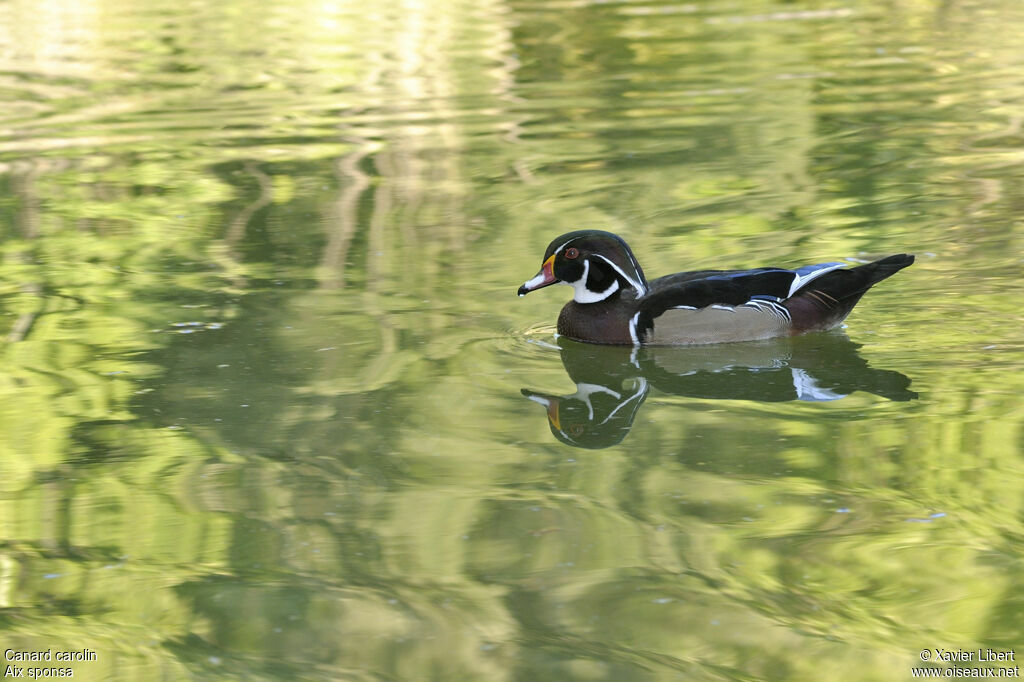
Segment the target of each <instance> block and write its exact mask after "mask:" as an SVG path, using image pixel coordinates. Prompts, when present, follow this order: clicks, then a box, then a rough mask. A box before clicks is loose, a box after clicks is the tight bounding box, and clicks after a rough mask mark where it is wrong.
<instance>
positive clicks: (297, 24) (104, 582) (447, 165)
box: [0, 0, 1024, 680]
mask: <svg viewBox="0 0 1024 682" xmlns="http://www.w3.org/2000/svg"><path fill="white" fill-rule="evenodd" d="M997 4H999V3H997ZM101 5H103V3H101ZM250 5H251V4H250V3H246V2H228V3H212V4H208V5H205V6H203V7H199V6H195V7H189V8H184V7H183V8H175V9H173V10H168V12H169V13H168V15H167V16H168V17H173V18H174V20H169V21H168V22H167V23H166V25H162V26H154V25H153V22H154V16H153V15H151V14H149V13H148V10H147V9H146V8H142V7H139V8H136V9H131V8H130V7H129V8H128V9H119V10H117V11H114V10H113V9H110V10H109V11H110V12H111V13H112V14H113V15H116V18H117V21H118V22H120V24H116V25H114V26H113V27H112V28H110V29H109V30H107V29H106V28H103V30H101V28H102V27H105V26H107V25H108V23H107V22H105V21H99V20H98V17H91V16H89V15H87V14H81V13H79V15H76V16H79V19H80V21H81V22H82V23H81V26H80V28H81V30H82V32H83V35H86V38H83V39H78V38H81V36H79V37H78V38H76V39H75V40H64V39H63V38H62V37H61V36H60V35H58V34H54V35H52V36H51V38H50V39H48V38H47V37H46V36H40V35H37V34H36V32H33V31H22V32H21V34H19V36H18V37H17V41H20V42H18V44H19V45H20V46H21V47H20V48H19V49H22V50H23V51H26V52H27V53H31V54H33V55H34V56H35V59H36V61H34V62H25V63H22V62H18V61H17V60H14V61H13V62H12V64H10V65H9V66H10V67H11V68H8V69H5V70H4V73H5V74H8V75H4V76H2V77H0V90H2V92H3V93H5V94H8V95H11V96H10V97H9V99H11V100H17V102H18V104H17V106H14V107H13V108H11V109H10V110H8V111H7V112H0V117H3V118H2V120H3V123H4V126H5V130H4V131H3V138H2V140H0V190H2V191H0V257H2V258H0V311H2V313H3V315H4V317H3V318H0V319H2V320H4V323H3V328H2V329H0V331H2V332H3V334H4V335H5V336H7V337H8V338H9V339H10V342H9V343H7V345H6V346H5V347H4V348H3V351H2V356H0V364H2V371H0V397H2V398H3V407H2V408H0V529H2V530H0V629H2V630H3V632H4V635H5V636H4V646H14V647H22V646H23V647H33V646H41V647H42V648H46V647H53V648H58V647H63V648H66V649H73V648H81V647H83V646H88V647H90V648H93V649H96V650H98V651H99V652H100V656H101V662H100V663H98V664H95V665H93V666H92V667H87V666H81V667H78V668H76V676H77V673H81V674H82V675H83V676H84V675H90V676H96V677H98V678H99V677H103V678H105V679H114V678H116V677H118V676H119V675H120V676H121V677H123V678H125V679H132V678H136V679H138V678H143V677H145V678H155V677H157V676H158V675H162V676H164V677H172V678H177V677H185V676H208V677H210V678H211V679H220V678H222V677H225V676H227V677H231V676H234V677H239V678H246V679H256V678H260V677H265V678H274V677H290V676H291V677H295V676H301V677H320V678H324V679H338V678H349V677H350V678H352V679H369V678H380V677H388V678H396V679H406V678H408V679H413V678H423V677H436V678H439V679H445V678H447V679H474V678H482V679H513V678H523V679H584V678H586V679H615V680H622V679H630V678H645V679H657V678H666V679H668V678H671V677H673V676H674V675H675V674H677V673H684V674H686V675H687V676H689V677H697V678H710V679H722V678H728V679H735V678H740V679H743V678H747V679H821V678H828V677H835V678H840V677H846V676H848V675H844V674H843V672H842V671H844V670H848V669H849V668H850V667H851V666H857V667H858V668H857V669H858V670H861V671H863V676H864V677H877V678H880V679H883V678H889V679H895V678H896V677H897V676H898V677H899V679H903V678H904V677H905V676H906V673H907V671H906V668H907V667H908V666H909V665H910V659H911V658H912V654H913V652H914V651H916V650H918V649H920V648H921V647H924V646H937V645H949V646H954V645H956V646H962V647H964V648H968V647H970V646H973V645H975V644H986V645H992V646H997V647H1009V646H1012V645H1013V644H1014V643H1015V642H1018V641H1019V639H1020V638H1019V635H1020V632H1021V629H1022V625H1024V624H1022V622H1021V615H1020V614H1021V612H1022V609H1021V608H1020V597H1019V596H1018V595H1019V594H1020V593H1021V591H1020V587H1021V585H1020V580H1019V578H1018V577H1017V574H1018V573H1019V571H1014V566H1016V565H1017V564H1019V561H1020V549H1019V547H1020V540H1021V535H1022V530H1021V519H1020V512H1019V507H1020V500H1021V498H1022V492H1024V490H1022V489H1021V488H1022V483H1024V479H1022V472H1021V464H1020V456H1021V423H1022V421H1024V413H1022V409H1021V405H1020V401H1019V395H1020V393H1021V390H1022V389H1024V386H1021V385H1020V382H1021V380H1020V376H1021V374H1020V372H1019V371H1018V370H1019V367H1020V361H1021V358H1020V338H1019V334H1020V331H1019V329H1020V325H1019V324H1016V322H1018V321H1019V313H1018V312H1017V307H1016V306H1017V301H1016V300H1015V299H1013V298H1012V297H1006V296H1005V295H998V294H1000V293H1001V292H1002V291H1003V290H1004V288H1005V286H1004V283H1005V278H998V277H994V275H1000V274H1001V273H1002V274H1005V272H1006V271H1013V272H1016V271H1017V270H1019V267H1017V266H1018V265H1019V263H1017V261H1018V260H1019V253H1020V250H1021V249H1020V248H1019V247H1020V235H1021V231H1020V229H1018V228H1019V225H1018V226H1015V225H1013V224H1012V223H1011V221H1010V219H1008V216H1010V217H1012V216H1015V215H1018V214H1019V212H1020V211H1019V209H1020V203H1021V202H1020V196H1019V193H1020V183H1019V182H1016V177H1015V176H1016V175H1019V173H1017V172H1016V165H1014V164H1017V165H1019V161H1020V154H1019V149H1017V147H1018V146H1019V144H1018V143H1019V130H1018V131H1017V132H1014V123H1013V121H1012V120H1010V119H1009V116H1010V113H1011V109H1010V108H1008V104H1007V102H1011V101H1012V100H1013V98H1014V97H1017V96H1019V94H1020V84H1019V82H1017V81H1018V80H1019V79H1017V78H1016V76H1015V74H1016V73H1019V69H1013V68H1009V66H1010V65H1018V66H1019V54H1018V53H1019V49H1018V45H1017V42H1018V41H1017V36H1018V35H1019V29H1020V27H1021V26H1022V25H1024V24H1022V21H1024V19H1021V18H1020V17H1019V11H1016V10H1014V9H1013V6H1011V5H1010V4H1009V3H1008V1H1007V2H1005V3H1003V5H1005V9H1006V11H1005V12H1004V16H1006V17H1013V19H1012V20H1010V19H1006V20H1003V23H1002V24H1001V25H1000V26H993V24H992V21H991V19H986V18H985V16H987V15H984V16H983V15H982V14H981V13H979V14H978V15H975V14H970V10H969V9H959V8H948V9H946V10H943V11H942V12H939V13H938V14H943V16H944V17H945V18H944V19H942V20H943V21H948V22H952V23H953V24H954V25H957V26H962V27H967V26H970V27H972V31H973V32H967V31H965V32H958V33H956V35H955V36H953V35H950V34H941V33H939V32H940V31H941V30H942V29H941V28H939V27H936V26H933V25H932V23H931V22H932V21H936V22H938V21H940V19H936V18H935V16H934V15H932V14H930V12H931V10H932V8H931V6H930V4H929V3H897V6H898V7H899V9H900V11H903V12H907V13H909V16H907V17H901V18H900V19H899V20H893V21H892V23H891V24H889V23H885V22H883V21H882V19H880V18H879V17H882V16H886V15H887V14H888V11H889V9H891V8H890V7H889V5H888V4H887V5H886V6H885V7H882V6H881V5H880V4H878V3H872V2H868V3H862V5H863V6H864V11H863V15H854V17H853V18H851V17H849V16H848V15H842V14H840V15H836V16H832V17H830V16H829V15H828V14H827V13H825V14H823V15H818V16H816V17H815V15H813V13H812V15H810V16H811V18H810V19H808V20H807V21H801V20H797V19H794V18H793V17H792V16H791V17H790V18H789V19H787V18H786V17H785V15H786V12H787V11H789V10H788V8H789V7H790V6H789V5H785V4H783V5H778V4H776V3H772V2H768V1H767V0H765V1H759V2H755V3H753V4H752V5H751V6H750V8H749V9H744V11H745V12H749V14H744V15H738V16H732V15H724V14H720V12H721V11H722V10H721V9H716V8H714V7H710V6H709V7H702V6H701V7H697V6H695V7H693V8H690V9H687V10H686V11H685V12H677V13H675V14H673V13H671V12H667V11H666V12H653V11H651V12H646V9H648V8H647V6H643V5H636V4H629V3H626V4H622V3H604V4H594V5H592V6H582V7H575V8H561V9H558V10H554V9H551V8H549V7H544V6H541V5H537V4H533V5H528V4H524V3H512V4H511V6H509V7H505V6H500V7H492V6H486V7H484V6H479V7H478V6H476V5H473V6H472V11H467V12H463V11H462V8H460V9H459V11H458V12H448V11H439V10H438V7H436V6H431V5H428V4H422V5H421V4H417V3H412V4H411V5H410V4H408V3H406V4H403V5H402V8H401V9H398V8H392V9H389V10H382V12H383V14H382V16H383V18H381V17H376V16H375V17H372V18H367V17H363V16H361V15H359V16H356V15H350V14H347V13H346V12H348V11H349V10H346V9H343V8H341V9H334V10H332V9H330V8H326V7H323V6H321V4H316V5H315V6H312V5H311V6H308V7H306V6H303V5H302V4H301V3H300V4H299V5H298V6H294V5H293V6H290V7H291V9H286V8H283V7H282V8H276V9H271V10H266V9H265V8H263V5H260V6H259V8H256V7H255V6H254V5H252V6H250ZM47 6H49V5H47ZM57 6H62V4H61V3H57ZM119 7H121V6H120V5H119ZM652 7H655V6H652ZM656 7H662V6H661V5H656ZM687 7H689V6H687ZM745 8H746V6H745ZM663 9H665V10H672V9H678V7H677V6H676V5H665V6H664V7H663ZM684 9H685V8H684ZM876 10H877V12H876ZM0 11H3V12H8V11H9V9H8V8H0ZM194 12H195V13H200V14H202V16H199V17H193V15H192V14H190V13H194ZM332 12H333V14H332ZM957 12H960V13H964V14H962V15H960V14H956V13H957ZM385 15H386V16H385ZM193 19H195V21H193ZM371 19H372V20H371ZM94 20H95V22H94ZM90 22H94V23H90ZM4 23H5V24H6V25H19V26H25V25H26V24H30V23H31V22H30V21H27V20H25V21H19V22H13V23H12V22H4ZM199 26H201V27H202V29H199V28H197V27H199ZM90 27H91V29H90ZM2 30H4V29H0V31H2ZM89 30H92V33H88V31H89ZM126 34H127V35H130V36H132V37H133V39H132V41H128V42H127V43H126V42H125V41H124V40H122V38H123V36H124V35H126ZM816 35H817V36H821V39H820V40H817V39H815V38H814V36H816ZM13 42H15V39H14V38H10V39H8V36H4V40H0V44H8V43H12V44H13ZM126 45H127V47H126ZM935 45H940V46H941V47H942V53H943V54H942V55H941V58H940V57H939V56H936V49H937V48H936V49H933V47H932V46H935ZM978 45H984V46H985V50H984V51H982V52H980V53H979V52H974V51H975V48H976V47H977V46H978ZM835 46H842V48H841V53H842V54H841V55H837V54H836V50H837V49H839V48H837V47H835ZM906 47H912V48H914V49H904V48H906ZM901 50H902V51H901ZM892 52H895V55H896V56H893V54H890V53H892ZM883 53H884V54H883ZM54 55H56V56H54ZM5 59H6V58H5ZM954 62H956V63H954ZM26 63H34V64H37V65H39V66H38V67H36V68H38V69H39V70H38V71H33V67H31V66H26V65H25V64H26ZM516 64H518V65H519V66H518V70H516V68H515V65H516ZM64 68H66V69H69V71H68V72H66V73H64V72H62V69H64ZM11 73H16V74H19V77H18V78H15V77H12V76H10V75H9V74H11ZM51 73H64V77H63V78H59V79H55V78H50V77H49V76H50V75H51ZM126 74H129V75H126ZM129 76H130V77H129ZM975 76H977V78H975ZM934 85H938V86H941V87H940V90H938V91H937V90H936V89H935V88H934V87H933V86H934ZM993 98H997V99H998V101H996V100H995V99H993ZM978 102H984V103H985V104H984V105H983V106H984V110H983V111H982V112H981V113H980V114H979V113H978V109H977V107H978ZM979 115H980V117H981V118H978V116H979ZM1018 127H1019V124H1018ZM965 176H967V178H966V180H965ZM580 222H585V223H587V224H593V225H595V226H598V227H605V228H612V229H618V230H623V231H627V232H628V236H629V238H630V241H631V243H633V245H634V247H635V248H636V250H637V252H638V253H639V254H641V255H642V256H643V257H644V263H645V266H647V267H648V269H649V272H650V274H652V275H654V274H661V273H663V272H666V271H668V270H669V269H679V268H684V267H690V266H696V265H698V264H702V265H709V264H711V265H721V266H736V267H739V266H749V265H761V264H764V263H765V261H766V260H767V259H772V260H773V261H774V262H775V263H777V264H780V265H789V264H793V263H795V262H803V261H805V260H808V259H813V258H819V257H820V258H828V259H831V258H835V257H837V256H844V255H849V256H855V255H858V253H859V252H860V251H861V250H865V251H870V252H873V253H879V252H885V251H887V250H890V249H897V250H903V249H916V250H922V251H932V252H935V253H937V254H938V255H939V256H940V257H939V258H935V259H931V260H929V259H922V262H921V263H920V264H919V266H915V270H916V272H918V273H919V274H917V275H916V276H917V277H919V278H921V279H918V280H917V281H928V282H929V283H928V284H927V285H925V284H914V280H913V279H912V278H908V280H907V281H906V282H903V283H901V284H900V287H893V288H891V289H884V290H880V291H879V293H878V294H877V295H876V296H875V298H874V299H873V300H872V303H871V304H870V305H869V306H862V308H860V309H858V314H857V317H856V319H855V320H851V327H853V329H854V330H863V332H861V333H862V334H863V336H862V337H861V341H864V342H866V341H868V340H871V343H870V344H868V345H867V346H866V350H865V353H866V354H867V353H871V354H874V355H875V356H876V357H877V356H882V358H883V359H884V362H879V363H878V364H879V365H881V366H886V367H889V366H894V367H900V368H901V369H902V370H903V371H905V372H906V373H908V374H912V375H913V376H914V380H915V389H917V390H921V391H922V393H923V394H924V396H925V399H923V400H921V401H920V402H919V403H916V404H914V405H911V406H909V407H905V406H897V405H893V404H887V403H884V402H878V401H874V400H872V399H871V398H870V397H868V396H863V395H860V396H854V397H852V398H849V399H847V400H844V401H843V403H842V404H839V405H827V406H822V405H785V406H778V405H772V406H767V405H759V404H756V403H750V402H728V403H722V402H718V403H714V402H705V401H700V400H692V399H687V400H684V399H680V398H662V399H659V400H651V401H649V402H648V404H647V405H646V406H645V412H644V415H643V424H642V426H637V427H636V428H635V430H634V433H633V434H632V435H631V437H630V439H629V440H628V441H627V442H626V444H624V445H623V446H622V447H620V448H618V449H613V450H609V451H608V452H607V453H603V454H601V455H600V456H592V457H586V456H584V455H581V454H579V453H570V452H568V451H567V450H565V449H564V448H562V447H561V446H559V445H557V444H556V443H554V442H552V441H551V440H550V438H549V436H548V434H547V430H546V427H545V426H544V423H543V420H542V419H538V418H537V415H536V414H535V411H534V410H533V409H532V407H531V406H529V405H523V404H521V403H522V402H523V401H522V400H521V398H520V397H519V395H518V387H519V386H520V385H522V384H523V383H524V378H523V377H522V376H521V374H522V372H523V371H524V370H525V371H527V372H531V373H532V375H533V378H534V379H536V382H537V383H540V384H543V383H545V382H547V383H549V384H550V385H551V386H550V387H551V390H552V391H555V390H557V382H558V381H560V380H561V379H560V373H561V368H560V366H558V361H557V358H556V357H555V356H554V355H553V354H547V353H544V352H542V351H535V350H533V349H531V350H530V351H524V350H523V349H522V348H521V347H520V346H518V345H515V344H514V343H513V342H504V341H495V339H496V338H499V337H500V338H504V337H507V336H508V330H509V329H514V328H516V327H519V326H521V324H522V320H523V319H537V320H542V319H548V318H551V317H553V312H554V310H555V309H556V307H557V305H556V304H555V303H553V302H552V301H551V299H550V298H538V299H537V300H530V301H523V302H520V303H519V305H518V306H517V307H515V308H512V306H513V305H514V303H512V292H513V291H514V289H515V285H516V284H518V282H519V281H521V280H522V279H523V278H524V277H526V276H528V275H529V274H532V272H534V271H535V270H536V266H537V262H536V260H537V256H538V255H539V254H538V253H537V252H536V249H538V248H540V247H541V246H542V245H543V244H545V243H546V242H547V240H548V238H549V237H550V235H551V233H552V232H553V231H558V230H562V229H568V228H569V227H573V226H577V225H578V224H579V223H580ZM684 237H685V238H684ZM313 266H315V267H313ZM1014 268H1016V269H1014ZM954 275H956V276H957V278H956V279H955V280H954V279H953V276H954ZM950 282H952V284H951V283H950ZM954 287H955V288H954ZM901 291H902V292H904V293H902V294H901V293H900V292H901ZM926 291H927V292H928V293H929V294H932V293H936V292H938V293H941V294H942V296H941V297H934V296H933V297H932V298H931V299H929V300H928V302H927V305H924V306H921V305H916V306H915V304H912V303H911V301H912V300H913V299H912V297H911V294H913V293H916V292H922V293H923V292H926ZM506 300H508V301H509V303H507V304H506V303H505V301H506ZM972 307H973V309H974V310H977V311H979V312H977V313H974V312H972ZM937 315H938V316H940V317H941V318H942V319H943V320H946V321H949V320H963V324H959V323H955V324H949V325H948V326H946V327H944V328H941V329H940V328H938V327H937V325H936V324H935V318H936V316H937ZM1007 319H1009V320H1010V321H1011V322H1010V323H1008V322H1007ZM869 330H870V331H877V332H878V333H877V335H872V334H870V333H868V332H869ZM921 339H926V340H927V343H928V345H929V349H928V350H929V355H927V356H925V355H920V354H917V353H916V347H917V346H918V345H919V344H921ZM985 347H990V348H987V349H986V350H982V349H983V348H985ZM907 349H915V352H914V353H910V352H908V350H907ZM979 353H990V355H981V356H980V357H981V360H978V359H977V358H978V357H979V356H978V355H977V354H979ZM506 370H512V373H513V375H518V376H514V377H513V376H510V375H509V374H508V373H506ZM510 379H514V380H511V381H510ZM525 383H534V382H532V381H529V382H525ZM577 458H578V459H577ZM124 642H130V643H131V646H130V647H127V649H126V648H125V647H124V646H123V645H122V643H124ZM425 671H429V672H426V673H425ZM829 673H831V674H829Z"/></svg>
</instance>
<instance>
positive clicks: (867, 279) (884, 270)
mask: <svg viewBox="0 0 1024 682" xmlns="http://www.w3.org/2000/svg"><path fill="white" fill-rule="evenodd" d="M913 262H914V257H913V256H912V255H910V254H907V253H900V254H897V255H895V256H889V257H888V258H883V259H881V260H876V261H875V262H873V263H868V264H866V265H860V266H858V267H855V268H850V269H849V270H833V271H832V272H829V273H826V274H824V275H822V276H821V277H819V278H817V279H815V280H813V281H811V282H809V283H808V284H807V286H805V287H804V288H803V289H800V290H799V291H798V292H796V293H795V294H794V295H793V296H792V297H790V298H789V299H788V300H787V301H786V302H785V304H784V305H785V306H786V308H787V309H788V310H789V313H790V316H791V317H792V320H793V328H794V330H796V331H810V330H814V329H829V328H830V327H834V326H836V325H837V324H839V323H840V322H842V321H843V320H844V319H845V318H846V316H847V315H849V314H850V311H851V310H853V306H855V305H857V301H859V300H860V297H861V296H863V295H864V292H866V291H867V290H868V289H870V288H871V287H872V286H874V285H875V284H878V283H879V282H881V281H882V280H883V279H886V278H888V277H892V276H893V275H895V274H896V273H897V272H899V271H900V270H902V269H903V268H905V267H907V266H908V265H910V264H911V263H913Z"/></svg>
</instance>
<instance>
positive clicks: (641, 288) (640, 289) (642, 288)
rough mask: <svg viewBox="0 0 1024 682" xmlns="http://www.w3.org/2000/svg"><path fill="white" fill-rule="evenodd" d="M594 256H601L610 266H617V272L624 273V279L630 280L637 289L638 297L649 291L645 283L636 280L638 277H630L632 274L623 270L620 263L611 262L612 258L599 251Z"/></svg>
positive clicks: (631, 284) (630, 283)
mask: <svg viewBox="0 0 1024 682" xmlns="http://www.w3.org/2000/svg"><path fill="white" fill-rule="evenodd" d="M594 257H595V258H600V259H601V260H603V261H604V262H605V263H607V264H608V265H610V266H612V267H613V268H615V272H617V273H619V274H620V275H622V279H624V280H626V281H627V282H629V286H631V287H633V289H635V290H636V295H637V298H639V297H641V296H643V295H644V294H646V293H647V287H645V286H644V285H643V284H641V283H640V282H639V281H638V280H636V279H634V278H632V277H630V276H629V275H627V274H626V273H625V272H623V271H622V268H620V267H619V266H618V265H616V264H615V263H613V262H611V261H610V260H608V259H607V258H605V257H604V256H602V255H601V254H599V253H595V254H594Z"/></svg>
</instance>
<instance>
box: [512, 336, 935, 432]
mask: <svg viewBox="0 0 1024 682" xmlns="http://www.w3.org/2000/svg"><path fill="white" fill-rule="evenodd" d="M558 346H559V348H560V351H561V356H562V364H563V365H564V366H565V371H566V373H567V374H568V375H569V378H570V379H571V380H572V381H573V383H575V384H576V392H575V393H572V394H570V395H563V396H557V395H552V394H548V393H541V392H539V391H533V390H530V389H527V388H524V389H522V393H523V395H524V396H526V397H527V398H529V399H530V400H533V401H534V402H537V403H539V404H541V405H543V406H544V408H545V409H546V410H547V417H548V425H549V426H550V427H551V433H552V434H553V435H554V436H555V438H557V439H558V440H560V441H561V442H563V443H565V444H567V445H572V446H574V447H580V448H592V449H598V448H606V447H609V446H612V445H616V444H618V443H620V442H622V440H623V439H624V438H625V437H626V434H628V433H629V431H630V429H632V428H633V421H634V420H635V418H636V415H637V414H638V413H639V411H640V406H641V405H643V402H644V400H645V399H646V398H647V395H648V393H650V391H651V389H652V388H653V389H656V390H658V391H660V392H662V393H665V394H668V395H676V396H683V397H687V398H698V399H705V400H753V401H758V402H766V403H774V402H787V401H791V400H802V401H808V402H827V401H833V400H840V399H841V398H845V397H846V396H848V395H850V394H851V393H854V392H855V391H865V392H867V393H872V394H874V395H877V396H879V397H882V398H885V399H887V400H893V401H907V400H914V399H916V398H917V393H915V392H914V391H911V390H910V388H909V386H910V379H909V378H908V377H906V376H905V375H903V374H901V373H900V372H896V371H893V370H885V369H875V368H873V367H871V366H870V365H868V363H867V361H866V360H865V359H864V358H862V357H861V356H860V354H859V353H858V349H859V348H860V347H861V344H858V343H854V342H853V341H851V340H850V339H849V338H848V337H847V336H846V335H845V334H843V333H842V332H832V333H826V334H809V335H806V336H796V337H791V338H783V339H768V340H765V341H755V342H750V343H734V344H722V345H716V346H683V347H644V348H640V349H634V348H632V347H627V346H598V345H592V344H582V343H577V342H575V341H570V340H568V339H559V340H558Z"/></svg>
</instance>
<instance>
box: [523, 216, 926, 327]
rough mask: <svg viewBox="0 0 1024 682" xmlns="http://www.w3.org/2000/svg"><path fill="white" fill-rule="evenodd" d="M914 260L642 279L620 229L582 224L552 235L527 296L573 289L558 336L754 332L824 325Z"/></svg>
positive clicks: (905, 257)
mask: <svg viewBox="0 0 1024 682" xmlns="http://www.w3.org/2000/svg"><path fill="white" fill-rule="evenodd" d="M913 262H914V257H913V256H911V255H908V254H899V255H896V256H889V257H888V258H883V259H881V260H878V261H875V262H874V263H868V264H866V265H860V266H857V267H853V268H847V264H846V263H820V264H817V265H805V266H804V267H801V268H797V269H796V270H785V269H783V268H757V269H755V270H700V271H697V272H678V273H676V274H674V275H666V276H664V277H659V278H658V279H655V280H653V281H650V282H648V281H647V279H646V278H645V277H644V273H643V270H642V269H641V268H640V264H639V263H638V262H637V260H636V257H634V256H633V252H632V251H631V250H630V248H629V246H627V245H626V242H624V241H623V240H622V238H621V237H619V236H618V235H614V234H612V233H611V232H602V231H600V230H579V231H576V232H569V233H567V234H563V235H562V236H561V237H558V238H557V239H555V240H554V241H552V242H551V244H549V245H548V248H547V250H546V251H545V252H544V261H543V265H542V266H541V269H540V272H538V273H537V276H536V277H534V278H533V279H531V280H529V281H528V282H526V283H525V284H523V286H521V287H519V295H520V296H525V295H526V294H528V293H529V292H531V291H535V290H537V289H540V288H542V287H546V286H549V285H551V284H559V283H561V284H569V285H571V286H572V288H573V290H574V293H573V298H572V300H571V301H569V302H568V303H566V304H565V307H564V308H562V313H561V314H560V315H559V316H558V333H559V334H560V335H562V336H566V337H569V338H571V339H576V340H578V341H588V342H591V343H608V344H633V345H640V344H649V345H683V344H703V343H723V342H728V341H752V340H755V339H767V338H771V337H774V336H785V335H789V334H799V333H802V332H808V331H818V330H823V329H830V328H832V327H835V326H836V325H838V324H839V323H841V322H842V321H843V320H844V319H845V318H846V316H847V315H849V314H850V311H851V310H852V309H853V306H855V305H856V304H857V301H859V300H860V297H861V296H863V295H864V292H866V291H867V290H868V289H870V288H871V287H872V286H873V285H875V284H877V283H878V282H881V281H882V280H883V279H885V278H886V277H889V276H891V275H893V274H895V273H896V272H898V271H899V270H902V269H903V268H905V267H907V266H908V265H910V264H911V263H913Z"/></svg>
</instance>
